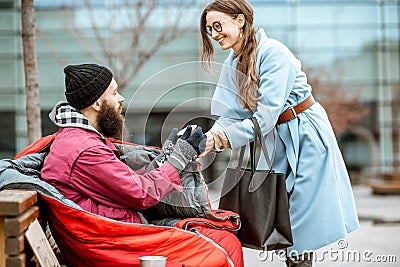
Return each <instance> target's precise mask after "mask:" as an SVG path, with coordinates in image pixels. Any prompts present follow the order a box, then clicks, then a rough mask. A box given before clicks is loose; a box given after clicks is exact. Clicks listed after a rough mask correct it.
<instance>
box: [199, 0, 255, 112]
mask: <svg viewBox="0 0 400 267" xmlns="http://www.w3.org/2000/svg"><path fill="white" fill-rule="evenodd" d="M209 11H219V12H222V13H225V14H228V15H231V16H232V17H237V16H238V15H239V14H243V16H244V18H245V24H244V26H243V28H242V34H243V42H242V47H241V49H240V52H239V54H238V55H237V57H238V63H237V67H236V69H237V70H238V72H237V75H236V77H237V82H238V87H239V89H238V96H237V98H238V101H239V102H240V103H241V104H242V106H243V108H244V109H248V110H251V111H254V110H255V109H256V108H257V100H258V97H259V96H260V94H259V92H258V75H257V72H256V49H257V39H256V30H255V29H253V8H252V6H251V5H250V4H249V3H248V2H247V1H246V0H216V1H214V2H212V3H210V4H208V5H207V6H206V8H205V9H204V10H203V13H202V14H201V18H200V32H201V37H202V41H203V51H202V54H201V60H202V65H203V68H204V69H205V70H207V71H210V70H211V61H212V60H213V59H214V48H213V45H212V43H211V40H210V37H209V36H208V35H207V32H206V25H207V21H206V16H207V12H209Z"/></svg>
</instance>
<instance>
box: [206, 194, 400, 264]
mask: <svg viewBox="0 0 400 267" xmlns="http://www.w3.org/2000/svg"><path fill="white" fill-rule="evenodd" d="M353 192H354V197H355V200H356V205H357V212H358V215H359V219H360V228H359V229H358V230H356V231H354V232H353V233H350V234H349V235H348V236H347V237H346V238H345V239H343V240H339V241H338V242H336V243H333V244H331V245H329V246H326V247H323V248H321V249H319V250H317V251H316V252H315V253H316V254H315V255H316V257H315V259H314V266H321V267H322V266H323V267H325V266H327V267H330V266H340V267H341V266H345V267H350V266H351V267H353V266H355V267H362V266H368V267H375V266H388V267H390V266H400V223H398V222H400V195H384V196H378V195H373V194H372V193H371V190H370V189H369V188H368V187H366V186H353ZM209 194H210V199H211V200H212V206H213V207H217V206H218V195H219V192H218V189H210V192H209ZM374 222H375V223H374ZM377 222H378V223H377ZM379 222H380V223H379ZM243 250H244V258H245V266H246V267H261V266H271V267H278V266H286V265H285V263H284V260H283V259H281V258H280V257H279V255H277V254H274V253H272V252H268V253H266V254H260V251H256V250H252V249H247V248H244V249H243Z"/></svg>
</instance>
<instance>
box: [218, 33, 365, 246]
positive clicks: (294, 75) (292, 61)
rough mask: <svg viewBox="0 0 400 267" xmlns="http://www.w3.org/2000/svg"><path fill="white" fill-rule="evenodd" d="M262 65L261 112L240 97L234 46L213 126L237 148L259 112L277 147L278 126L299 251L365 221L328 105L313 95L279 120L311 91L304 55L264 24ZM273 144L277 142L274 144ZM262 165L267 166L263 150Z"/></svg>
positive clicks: (277, 163) (279, 161)
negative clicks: (280, 119) (303, 65)
mask: <svg viewBox="0 0 400 267" xmlns="http://www.w3.org/2000/svg"><path fill="white" fill-rule="evenodd" d="M257 40H258V47H257V61H256V65H257V66H256V67H257V72H258V75H259V76H258V78H259V92H260V93H261V97H260V98H259V101H258V104H257V110H256V111H255V112H254V114H253V113H252V112H250V111H248V110H244V109H243V108H242V106H241V104H240V103H239V102H238V101H237V94H236V92H237V83H236V65H237V60H236V59H234V58H233V51H231V53H230V54H229V56H228V58H227V59H226V60H225V62H224V66H223V67H222V70H221V75H220V79H219V82H218V85H217V87H216V90H215V92H214V96H213V101H212V105H211V113H212V114H213V115H216V116H219V119H218V120H217V121H216V122H215V124H214V126H213V128H212V129H213V130H221V129H223V130H224V131H225V133H226V135H227V137H228V139H229V141H230V144H231V146H232V148H239V147H241V146H243V145H245V144H247V143H248V141H249V140H253V139H254V134H253V124H252V122H251V120H249V119H248V118H250V117H252V116H254V117H255V118H256V119H257V121H258V122H259V124H260V127H261V130H262V132H263V134H264V135H265V136H266V138H267V139H266V140H267V146H269V147H273V146H272V145H271V143H273V139H271V138H272V137H271V136H272V135H271V134H269V135H267V134H268V133H270V132H271V131H272V130H273V129H276V133H277V134H276V155H275V159H274V162H273V169H274V170H275V171H276V172H282V173H285V174H287V179H286V188H287V191H288V192H289V193H290V199H289V205H290V210H289V212H290V217H291V223H292V233H293V238H294V245H293V246H292V247H291V248H290V251H291V252H292V253H296V251H297V252H298V253H302V251H304V250H315V249H318V248H321V247H323V246H325V245H328V244H330V243H333V242H335V241H336V240H338V239H340V238H343V237H345V236H346V234H347V233H349V232H351V231H354V230H356V229H357V228H358V227H359V224H358V218H357V212H356V208H355V203H354V198H353V193H352V189H351V184H350V180H349V176H348V173H347V170H346V166H345V163H344V161H343V158H342V155H341V152H340V150H339V147H338V144H337V141H336V138H335V135H334V133H333V130H332V127H331V125H330V122H329V120H328V117H327V115H326V112H325V110H324V108H323V107H322V106H321V105H320V104H319V103H318V102H316V103H314V105H312V106H311V107H310V108H308V109H307V110H306V111H304V112H302V113H301V114H299V115H298V116H297V117H296V118H295V119H293V120H291V121H289V122H286V123H283V124H281V125H278V126H275V124H276V122H277V120H278V117H279V115H280V114H281V113H282V112H283V111H285V110H286V109H287V108H288V107H291V106H295V105H296V104H297V103H299V102H301V101H303V100H304V99H306V98H307V97H308V96H309V95H311V87H310V86H309V85H308V84H307V77H306V75H305V74H304V72H302V70H301V63H300V61H299V60H298V59H296V58H295V56H294V55H293V54H292V53H291V52H290V51H289V49H288V48H287V47H286V46H285V45H283V44H282V43H280V42H279V41H277V40H274V39H272V38H269V37H267V35H266V34H265V32H264V30H262V29H259V30H258V32H257ZM269 151H271V152H272V149H269ZM258 168H259V169H268V166H267V164H266V161H265V159H264V158H263V157H262V158H261V160H260V161H259V163H258Z"/></svg>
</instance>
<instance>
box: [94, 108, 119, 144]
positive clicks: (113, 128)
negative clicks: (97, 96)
mask: <svg viewBox="0 0 400 267" xmlns="http://www.w3.org/2000/svg"><path fill="white" fill-rule="evenodd" d="M98 122H99V128H100V132H101V133H102V134H103V135H104V136H105V137H111V138H117V139H121V138H122V129H123V126H124V117H123V115H122V114H121V113H120V112H119V111H118V110H115V108H114V107H113V106H111V105H110V104H109V103H108V102H107V101H104V102H103V105H102V107H101V110H100V113H99V115H98Z"/></svg>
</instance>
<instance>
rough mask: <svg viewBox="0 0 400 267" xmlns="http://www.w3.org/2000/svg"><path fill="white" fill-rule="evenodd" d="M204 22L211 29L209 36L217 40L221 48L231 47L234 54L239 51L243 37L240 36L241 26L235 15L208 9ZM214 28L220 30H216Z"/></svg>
mask: <svg viewBox="0 0 400 267" xmlns="http://www.w3.org/2000/svg"><path fill="white" fill-rule="evenodd" d="M206 22H207V25H205V26H206V27H207V28H209V29H211V37H212V38H213V39H214V40H215V41H217V42H218V44H219V45H220V46H221V49H222V50H226V49H229V48H232V49H233V50H234V51H235V54H237V53H238V52H239V51H240V49H241V46H242V40H243V39H242V38H240V28H241V26H240V25H239V23H238V21H237V19H236V17H234V16H232V15H228V14H225V13H222V12H219V11H209V12H207V16H206ZM216 23H217V24H216ZM214 26H217V27H214ZM218 26H220V28H218ZM215 28H217V29H218V30H220V31H219V32H218V31H216V30H215Z"/></svg>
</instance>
